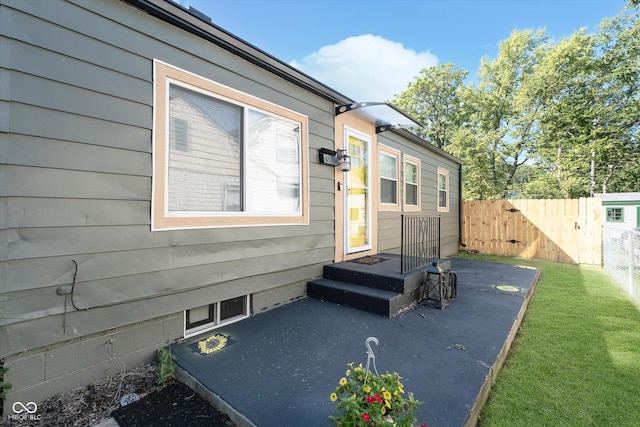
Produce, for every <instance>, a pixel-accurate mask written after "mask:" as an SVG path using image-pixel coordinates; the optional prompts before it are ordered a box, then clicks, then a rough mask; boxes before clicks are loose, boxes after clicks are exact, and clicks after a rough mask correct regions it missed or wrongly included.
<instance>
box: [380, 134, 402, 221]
mask: <svg viewBox="0 0 640 427" xmlns="http://www.w3.org/2000/svg"><path fill="white" fill-rule="evenodd" d="M381 153H384V154H386V155H388V156H392V157H395V159H396V202H395V203H383V202H382V186H381V188H380V191H379V197H378V210H381V211H398V210H400V194H401V193H400V176H399V175H400V159H401V156H402V153H400V151H398V150H395V149H393V148H391V147H387V146H386V145H382V144H379V145H378V163H379V162H380V154H381ZM381 180H382V165H381V164H378V183H380V181H381Z"/></svg>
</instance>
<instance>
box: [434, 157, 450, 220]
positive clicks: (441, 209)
mask: <svg viewBox="0 0 640 427" xmlns="http://www.w3.org/2000/svg"><path fill="white" fill-rule="evenodd" d="M440 175H444V176H446V178H447V188H446V189H445V192H446V194H447V206H446V207H441V206H440ZM436 206H437V208H438V212H449V171H448V170H446V169H443V168H438V173H437V174H436Z"/></svg>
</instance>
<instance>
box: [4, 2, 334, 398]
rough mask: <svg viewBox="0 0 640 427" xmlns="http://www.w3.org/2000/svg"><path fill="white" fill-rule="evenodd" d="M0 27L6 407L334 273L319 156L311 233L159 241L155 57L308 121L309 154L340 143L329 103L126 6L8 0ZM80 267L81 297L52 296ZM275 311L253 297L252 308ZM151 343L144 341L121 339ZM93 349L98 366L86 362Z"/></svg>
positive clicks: (289, 230)
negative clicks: (211, 317)
mask: <svg viewBox="0 0 640 427" xmlns="http://www.w3.org/2000/svg"><path fill="white" fill-rule="evenodd" d="M0 27H1V28H2V37H3V40H2V43H3V55H2V59H1V61H2V65H1V67H2V74H3V84H2V85H0V91H1V92H0V99H1V102H2V111H3V113H2V114H3V117H1V118H0V123H1V124H2V134H1V135H2V139H1V141H0V152H2V157H1V162H2V164H1V165H0V177H1V179H0V185H1V186H2V187H1V188H0V195H1V196H2V202H1V203H0V209H1V211H0V213H1V215H0V221H1V223H0V237H1V238H2V244H0V247H1V249H0V261H1V265H0V290H1V292H2V294H3V301H2V302H0V304H1V306H2V307H1V309H0V313H2V314H1V317H2V319H0V321H1V322H2V327H1V328H0V342H1V343H2V345H1V348H0V358H4V359H5V363H6V366H8V367H9V368H10V370H9V372H8V373H7V374H6V375H5V380H6V381H8V382H11V383H12V384H13V385H14V388H13V389H12V392H11V395H10V396H12V399H11V400H14V399H17V400H19V399H20V398H25V399H26V398H29V399H31V400H36V401H38V399H42V398H44V397H46V396H47V395H49V394H51V393H50V392H51V391H53V390H56V391H63V390H64V389H69V388H75V387H77V386H79V385H81V384H85V383H87V382H90V381H92V380H95V379H96V378H97V377H101V376H104V375H106V374H110V373H115V372H117V371H118V370H119V369H120V366H119V364H118V362H117V361H116V360H115V357H119V358H124V359H123V360H125V361H126V362H130V363H126V365H127V366H135V364H139V363H141V362H142V361H143V360H144V359H146V360H149V359H150V357H151V356H152V355H153V352H154V351H155V349H156V348H157V347H158V346H161V345H164V344H166V343H168V342H171V341H173V340H175V339H178V338H181V336H182V334H183V332H184V330H183V326H182V321H183V320H182V313H183V311H184V310H186V309H190V308H194V307H197V306H201V305H203V304H206V303H208V302H213V301H216V300H224V299H228V298H233V297H236V296H239V295H246V294H254V293H255V294H258V295H265V294H268V293H271V294H275V295H281V296H283V298H287V299H295V298H299V297H302V296H303V295H304V292H305V287H304V284H305V283H306V280H308V279H309V278H312V277H317V276H319V275H321V274H322V266H323V264H325V263H328V262H331V261H332V258H333V206H332V203H333V201H332V199H329V198H328V197H326V193H329V192H332V190H333V185H332V181H331V178H332V174H330V173H329V172H331V171H328V170H327V168H321V167H317V165H315V164H313V162H315V159H317V157H318V156H317V154H316V155H315V156H313V157H312V159H314V160H313V161H312V162H311V163H312V164H310V168H309V182H310V192H309V193H310V194H309V199H310V200H309V203H310V205H311V208H312V214H311V217H310V222H309V225H308V226H297V225H292V226H278V227H236V228H221V229H200V230H183V231H162V232H152V231H150V209H151V207H150V203H151V180H152V164H151V159H152V157H151V149H152V146H151V141H152V132H153V121H152V116H153V60H154V58H158V59H160V60H164V61H166V62H168V63H171V64H173V65H175V66H178V67H181V68H183V69H186V70H189V71H190V72H192V73H196V74H198V75H201V76H203V77H205V78H208V79H211V80H215V81H217V82H219V83H221V84H224V85H227V86H229V87H232V88H236V89H238V90H242V91H244V92H249V93H251V95H253V96H256V97H259V98H261V99H264V100H266V101H268V102H271V103H274V104H278V105H281V106H283V107H285V108H288V109H291V110H293V111H297V112H299V113H300V114H304V115H306V116H308V117H309V118H310V119H309V132H308V141H309V150H310V151H317V149H318V148H319V147H324V146H332V145H333V102H332V101H331V100H328V99H325V98H322V97H320V96H318V95H315V94H312V93H310V92H309V91H307V90H304V89H302V88H300V87H298V86H296V85H294V84H292V83H290V82H288V81H286V80H284V79H282V78H280V77H277V76H274V75H273V74H271V73H268V72H267V71H265V70H263V69H261V68H259V67H257V66H255V65H253V64H250V63H248V62H247V61H245V60H243V59H241V58H238V57H237V56H234V55H232V54H231V53H230V52H228V51H227V50H224V49H222V48H220V47H217V46H214V45H212V44H211V43H209V42H207V41H205V40H203V39H202V38H199V37H196V36H194V35H191V34H189V33H187V32H184V31H180V30H177V29H176V28H175V27H173V26H171V25H170V24H168V23H166V22H163V21H160V20H158V19H156V18H154V17H152V16H151V15H148V14H147V13H145V12H143V11H140V10H138V9H136V8H133V7H131V6H130V5H128V4H126V3H122V2H95V1H47V2H12V1H2V2H0ZM169 35H170V36H169ZM5 53H6V54H5ZM73 261H75V262H76V263H77V266H78V267H77V275H76V282H75V285H74V292H73V297H72V296H71V295H58V294H57V293H56V291H57V290H58V288H59V287H60V286H69V285H71V284H72V283H73V277H74V273H75V272H76V271H75V265H74V263H73ZM72 298H73V299H72ZM279 299H280V298H278V297H274V296H268V295H265V296H263V297H262V298H258V299H256V300H254V306H253V311H254V312H256V311H260V310H264V309H266V308H268V307H267V306H266V304H273V305H276V304H279V303H282V302H286V301H281V300H279ZM12 301H20V303H19V304H17V303H12ZM73 304H75V305H76V306H77V307H78V308H79V310H75V309H74V308H73V306H72V305H73ZM256 304H263V305H262V306H256ZM149 330H154V331H155V332H154V333H144V334H143V335H145V336H147V337H149V338H148V339H147V340H146V342H145V343H144V344H141V343H140V342H139V340H135V339H131V338H124V337H125V336H126V337H130V336H135V335H137V334H138V333H140V331H149ZM114 334H115V335H114ZM117 335H120V336H121V337H122V339H120V338H118V337H117ZM109 343H112V344H109ZM118 346H120V348H119V349H116V347H118ZM94 347H95V348H98V347H99V348H100V350H95V351H93V350H92V351H91V352H89V353H87V354H96V356H95V357H86V356H87V354H85V352H84V350H81V349H85V348H94ZM111 347H113V349H112V348H111ZM105 350H106V351H105ZM81 351H82V354H81V353H80V352H81ZM65 352H66V353H68V354H67V355H66V356H65V357H60V356H59V355H60V354H62V353H65ZM80 360H86V361H87V362H80ZM131 363H134V365H132V364H131ZM45 365H46V369H45V368H44V366H45ZM85 365H88V366H85ZM65 366H66V368H65ZM77 368H79V369H77ZM26 371H28V372H32V375H29V377H26V376H25V375H24V372H26ZM43 383H48V384H51V387H50V389H49V388H47V387H44V386H42V384H43ZM9 403H10V402H6V403H5V408H9V407H10V405H9ZM7 405H8V406H7Z"/></svg>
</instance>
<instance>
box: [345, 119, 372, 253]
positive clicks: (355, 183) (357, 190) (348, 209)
mask: <svg viewBox="0 0 640 427" xmlns="http://www.w3.org/2000/svg"><path fill="white" fill-rule="evenodd" d="M344 137H345V138H344V139H345V142H346V144H345V145H346V148H347V152H348V154H349V156H351V170H350V171H349V172H348V173H347V174H346V177H345V180H346V183H345V184H346V189H347V191H345V193H344V194H345V201H344V207H345V219H346V220H345V221H344V224H345V230H344V236H345V246H344V247H345V253H346V254H351V253H354V252H362V251H366V250H370V249H371V206H372V205H371V137H370V136H368V135H366V134H363V133H360V132H356V131H354V130H352V129H348V128H345V136H344Z"/></svg>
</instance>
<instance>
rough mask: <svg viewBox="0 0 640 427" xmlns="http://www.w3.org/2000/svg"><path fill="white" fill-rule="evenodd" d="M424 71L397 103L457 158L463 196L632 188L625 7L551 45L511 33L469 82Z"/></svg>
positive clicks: (636, 166) (634, 30)
mask: <svg viewBox="0 0 640 427" xmlns="http://www.w3.org/2000/svg"><path fill="white" fill-rule="evenodd" d="M467 74H468V73H467V72H466V71H464V70H461V69H460V68H458V67H457V66H455V65H453V64H443V65H440V66H438V67H433V68H429V69H425V70H422V71H421V73H420V75H419V76H418V77H417V78H416V80H415V81H414V82H412V83H411V84H409V86H408V87H407V90H406V91H404V92H403V93H402V94H400V95H399V96H398V97H397V99H396V100H395V102H396V104H397V105H398V106H400V107H401V108H403V109H405V110H406V111H408V112H409V113H411V114H412V115H414V116H415V117H416V118H417V119H418V120H420V121H422V122H423V123H424V124H425V127H424V129H422V130H421V131H420V136H422V137H423V138H425V139H426V140H427V141H430V142H432V143H433V144H434V145H436V146H438V147H441V148H444V149H445V150H447V151H449V152H451V153H452V154H454V155H456V156H458V157H459V158H461V159H462V160H463V161H464V162H465V163H464V169H463V176H464V197H465V198H472V199H494V198H504V197H533V198H549V197H553V198H558V197H580V196H586V195H589V194H593V193H594V192H600V191H602V192H612V191H638V188H640V142H639V134H640V132H639V130H640V23H639V21H638V15H637V12H635V11H632V10H631V8H625V9H623V10H622V11H621V12H620V13H619V14H618V15H617V16H615V17H613V18H606V19H604V20H603V21H602V22H601V25H600V27H599V28H598V30H597V31H596V32H595V33H592V34H587V33H586V32H585V31H584V30H580V31H578V32H576V33H574V34H573V35H571V36H570V37H567V38H564V39H562V40H559V41H554V40H551V39H549V38H548V37H547V36H546V35H545V33H544V31H542V30H538V31H531V30H527V31H514V32H513V33H512V34H511V36H510V37H509V38H508V39H507V40H504V41H503V42H501V43H500V45H499V53H498V55H497V57H496V58H494V59H488V58H483V59H482V62H481V65H480V72H479V74H478V77H477V81H476V82H474V83H468V82H466V81H465V79H466V76H467Z"/></svg>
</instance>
